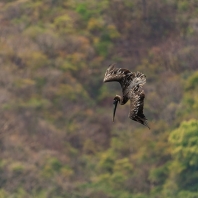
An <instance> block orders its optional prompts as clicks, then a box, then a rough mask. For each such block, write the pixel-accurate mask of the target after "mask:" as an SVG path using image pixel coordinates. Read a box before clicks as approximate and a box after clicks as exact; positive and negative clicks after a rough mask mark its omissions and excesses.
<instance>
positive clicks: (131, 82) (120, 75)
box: [103, 64, 150, 129]
mask: <svg viewBox="0 0 198 198" xmlns="http://www.w3.org/2000/svg"><path fill="white" fill-rule="evenodd" d="M111 81H117V82H119V83H120V85H121V88H122V94H123V96H122V97H121V96H119V95H116V96H115V98H114V104H115V108H114V113H113V121H114V116H115V112H116V107H117V103H118V102H119V103H120V104H121V105H124V104H126V103H127V101H128V100H130V102H131V105H130V112H129V118H131V119H132V120H134V121H136V122H139V123H141V124H143V125H145V126H147V127H148V128H149V126H148V123H147V121H146V120H147V119H146V117H145V115H144V113H143V108H144V98H145V94H144V91H143V89H142V87H143V85H144V84H145V83H146V76H145V75H144V74H142V73H140V72H130V71H129V70H127V69H122V68H115V64H112V65H110V66H109V68H108V69H107V71H106V73H105V76H104V80H103V82H111ZM149 129H150V128H149Z"/></svg>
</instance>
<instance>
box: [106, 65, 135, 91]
mask: <svg viewBox="0 0 198 198" xmlns="http://www.w3.org/2000/svg"><path fill="white" fill-rule="evenodd" d="M133 75H134V73H133V72H130V71H129V70H128V69H122V68H115V64H112V65H110V66H109V68H108V69H107V71H106V73H105V76H104V80H103V82H111V81H118V82H119V83H120V84H121V86H122V87H123V85H125V84H126V82H129V83H130V82H131V79H132V77H133Z"/></svg>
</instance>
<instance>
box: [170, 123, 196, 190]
mask: <svg viewBox="0 0 198 198" xmlns="http://www.w3.org/2000/svg"><path fill="white" fill-rule="evenodd" d="M197 137H198V123H197V120H190V121H186V122H185V121H184V122H182V124H181V125H180V127H179V128H178V129H176V130H174V131H173V132H172V133H171V135H170V138H169V141H170V142H171V143H172V145H173V149H172V155H173V157H174V161H173V162H172V165H171V169H172V170H171V172H172V171H173V172H174V175H175V177H176V179H178V185H179V188H181V189H186V190H193V191H195V190H196V189H197V185H196V182H197V180H198V175H197V174H196V172H194V171H195V170H197V168H198V152H197V150H198V138H197ZM192 184H194V185H192Z"/></svg>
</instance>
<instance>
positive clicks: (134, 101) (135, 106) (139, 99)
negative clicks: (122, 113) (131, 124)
mask: <svg viewBox="0 0 198 198" xmlns="http://www.w3.org/2000/svg"><path fill="white" fill-rule="evenodd" d="M144 98H145V94H144V91H143V90H141V89H139V88H138V87H134V88H133V89H131V91H130V102H131V105H130V113H129V118H131V119H132V120H134V121H136V122H139V123H141V124H143V125H145V126H147V127H148V128H149V126H148V123H147V121H146V120H147V119H146V117H145V115H144V113H143V108H144ZM149 129H150V128H149Z"/></svg>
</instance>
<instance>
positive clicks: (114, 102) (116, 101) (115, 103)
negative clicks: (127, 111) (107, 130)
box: [113, 100, 118, 122]
mask: <svg viewBox="0 0 198 198" xmlns="http://www.w3.org/2000/svg"><path fill="white" fill-rule="evenodd" d="M113 104H114V105H115V106H114V110H113V122H114V117H115V113H116V108H117V104H118V100H114V101H113Z"/></svg>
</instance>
